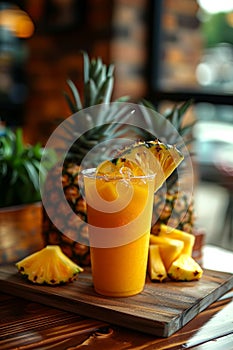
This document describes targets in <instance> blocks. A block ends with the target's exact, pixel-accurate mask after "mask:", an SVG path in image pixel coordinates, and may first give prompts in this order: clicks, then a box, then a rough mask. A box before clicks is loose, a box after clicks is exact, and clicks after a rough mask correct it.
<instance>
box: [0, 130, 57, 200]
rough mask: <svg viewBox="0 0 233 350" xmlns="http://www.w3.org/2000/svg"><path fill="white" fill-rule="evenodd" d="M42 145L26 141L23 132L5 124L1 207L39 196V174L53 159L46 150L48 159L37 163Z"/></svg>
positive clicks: (0, 142)
mask: <svg viewBox="0 0 233 350" xmlns="http://www.w3.org/2000/svg"><path fill="white" fill-rule="evenodd" d="M43 152H44V149H43V148H42V147H41V145H40V143H36V144H35V145H25V144H24V141H23V132H22V129H21V128H18V129H17V130H16V131H15V132H13V131H12V130H11V129H9V128H6V129H5V130H4V134H3V135H1V136H0V188H1V191H0V192H1V199H0V207H5V206H11V205H18V204H23V203H32V202H35V201H38V200H40V183H39V174H40V172H41V175H42V178H43V177H44V176H45V175H46V172H47V170H48V169H49V167H50V166H52V165H53V164H54V162H55V155H54V154H52V153H50V152H49V151H47V155H46V157H47V161H46V162H45V163H43V164H41V163H40V161H41V158H42V154H43Z"/></svg>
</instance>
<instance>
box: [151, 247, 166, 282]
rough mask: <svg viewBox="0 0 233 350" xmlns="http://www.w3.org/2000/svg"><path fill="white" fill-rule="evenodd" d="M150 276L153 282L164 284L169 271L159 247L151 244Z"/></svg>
mask: <svg viewBox="0 0 233 350" xmlns="http://www.w3.org/2000/svg"><path fill="white" fill-rule="evenodd" d="M148 274H149V276H150V279H151V280H152V281H159V282H162V281H163V280H164V279H165V278H166V277H167V271H166V269H165V266H164V263H163V261H162V258H161V255H160V252H159V246H158V245H155V244H151V245H150V247H149V256H148Z"/></svg>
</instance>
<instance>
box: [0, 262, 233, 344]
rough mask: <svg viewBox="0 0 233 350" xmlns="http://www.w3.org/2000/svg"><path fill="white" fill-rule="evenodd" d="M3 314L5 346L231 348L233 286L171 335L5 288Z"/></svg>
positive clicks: (0, 300)
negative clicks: (100, 318)
mask: <svg viewBox="0 0 233 350" xmlns="http://www.w3.org/2000/svg"><path fill="white" fill-rule="evenodd" d="M227 263H228V262H227ZM227 265H228V264H227ZM208 267H209V266H208ZM228 268H229V265H228ZM0 316H1V317H0V349H1V350H6V349H8V350H13V349H15V350H16V349H17V350H26V349H33V350H36V349H40V350H45V349H53V350H55V349H56V350H63V349H66V350H77V349H84V350H87V349H91V350H95V349H101V350H105V349H106V350H121V349H125V350H127V349H128V350H129V349H136V350H150V349H157V350H159V349H163V350H165V349H171V350H177V349H198V350H205V349H207V350H213V349H214V350H221V349H222V350H230V349H233V290H232V291H230V292H228V293H226V294H225V295H224V296H223V297H221V298H220V299H218V300H217V301H216V302H214V303H213V304H212V305H210V306H209V307H208V308H207V309H206V310H204V311H202V312H201V313H200V314H198V315H197V316H196V317H195V318H194V319H193V320H191V321H190V322H189V323H188V324H186V325H185V326H184V327H183V328H182V329H181V330H179V331H178V332H176V333H175V334H173V335H172V336H170V337H168V338H159V337H155V336H152V335H148V334H144V333H140V332H136V331H132V330H129V329H126V328H121V327H118V326H113V325H111V324H106V323H104V322H102V321H97V320H95V319H94V316H95V315H93V319H90V318H86V317H81V316H79V315H77V314H73V313H71V312H66V311H61V310H59V309H56V308H52V307H48V306H45V305H42V304H38V303H35V302H32V301H28V300H24V299H21V298H19V297H16V296H10V295H8V294H4V293H1V292H0Z"/></svg>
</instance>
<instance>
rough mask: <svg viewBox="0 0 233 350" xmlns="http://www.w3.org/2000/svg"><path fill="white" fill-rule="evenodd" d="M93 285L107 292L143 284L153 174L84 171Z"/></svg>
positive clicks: (129, 291) (117, 293)
mask: <svg viewBox="0 0 233 350" xmlns="http://www.w3.org/2000/svg"><path fill="white" fill-rule="evenodd" d="M83 176H84V187H85V197H86V202H87V217H88V228H89V238H90V252H91V265H92V276H93V284H94V289H95V291H96V292H98V293H100V294H102V295H106V296H112V297H125V296H131V295H134V294H137V293H140V292H141V291H142V290H143V288H144V285H145V278H146V269H147V257H148V248H149V237H150V228H151V218H152V208H153V198H154V184H155V174H153V175H145V176H131V177H124V176H112V177H111V174H110V175H109V176H96V173H95V170H93V169H89V170H87V171H84V172H83Z"/></svg>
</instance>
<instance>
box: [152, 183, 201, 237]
mask: <svg viewBox="0 0 233 350" xmlns="http://www.w3.org/2000/svg"><path fill="white" fill-rule="evenodd" d="M171 215H172V218H171V219H170V217H171ZM153 218H154V220H156V219H155V218H158V219H157V221H156V222H155V223H154V224H153V226H152V228H151V232H152V233H153V234H155V235H157V234H158V233H159V228H160V225H161V224H165V225H167V224H168V225H169V226H172V227H174V228H177V229H179V230H182V231H185V232H188V233H193V232H194V224H195V213H194V206H193V199H192V198H191V200H190V199H189V198H188V197H187V194H186V193H185V192H182V193H180V191H179V186H178V184H177V183H176V184H174V185H173V186H172V188H170V189H168V190H167V192H166V193H164V191H162V190H159V191H158V192H157V193H156V194H155V197H154V207H153Z"/></svg>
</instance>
